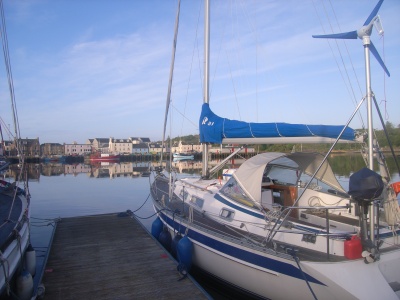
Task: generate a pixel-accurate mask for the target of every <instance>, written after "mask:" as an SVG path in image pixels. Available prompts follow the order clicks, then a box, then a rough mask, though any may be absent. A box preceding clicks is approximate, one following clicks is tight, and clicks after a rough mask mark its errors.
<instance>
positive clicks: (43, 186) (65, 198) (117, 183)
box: [29, 156, 400, 279]
mask: <svg viewBox="0 0 400 300" xmlns="http://www.w3.org/2000/svg"><path fill="white" fill-rule="evenodd" d="M330 162H331V164H332V167H333V170H334V172H335V174H337V177H338V179H339V181H340V183H341V184H342V185H343V186H344V187H345V189H346V188H347V186H348V177H349V175H350V174H351V173H352V172H354V171H355V170H358V169H360V168H362V167H363V166H364V163H363V160H362V159H361V158H359V156H357V157H356V156H340V157H338V156H337V157H333V158H332V159H331V160H330ZM240 163H241V162H240V161H234V162H233V164H234V165H236V166H237V165H238V164H240ZM388 163H389V167H390V170H391V173H392V176H393V179H394V180H395V181H399V180H400V177H399V174H398V173H397V171H396V168H395V164H394V161H393V160H388ZM150 164H151V163H149V162H140V163H125V164H110V165H102V166H90V165H83V164H80V165H61V164H46V165H44V164H40V165H30V166H29V167H30V172H29V174H30V175H29V178H30V181H29V188H30V192H31V195H32V199H31V224H32V228H31V241H32V244H33V246H34V248H35V249H36V252H37V254H38V255H39V257H38V272H40V271H42V269H41V267H42V266H43V259H44V256H45V253H46V251H47V247H48V246H49V242H50V238H51V233H52V230H53V224H54V219H57V218H66V217H73V216H85V215H95V214H103V213H114V212H117V213H118V212H124V211H126V210H128V209H130V210H131V211H134V212H135V215H136V216H137V217H138V218H139V219H140V221H141V222H142V223H143V224H144V225H145V227H146V228H147V229H148V230H149V231H150V229H151V224H152V222H153V220H154V218H155V216H154V211H153V208H152V205H151V198H150V196H149V177H142V176H141V175H142V173H143V172H145V171H147V170H148V168H149V165H150ZM174 166H175V167H176V168H177V169H178V170H179V171H180V172H181V173H182V174H199V173H200V172H201V163H200V162H183V163H177V164H175V165H174ZM35 278H36V279H38V278H39V276H35Z"/></svg>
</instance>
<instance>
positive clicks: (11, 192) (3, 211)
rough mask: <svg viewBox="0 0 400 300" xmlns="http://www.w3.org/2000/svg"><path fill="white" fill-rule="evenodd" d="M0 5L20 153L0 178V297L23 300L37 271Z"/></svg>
mask: <svg viewBox="0 0 400 300" xmlns="http://www.w3.org/2000/svg"><path fill="white" fill-rule="evenodd" d="M0 9H1V12H2V13H1V18H2V23H1V37H2V42H3V52H4V58H5V62H6V69H7V76H8V86H9V89H10V96H11V106H12V116H13V121H14V129H15V135H14V143H15V147H16V150H17V153H18V157H19V164H18V167H16V168H12V171H13V172H14V173H10V174H11V175H12V176H9V178H12V177H14V178H13V180H12V181H7V180H0V220H1V223H0V258H1V268H0V296H1V297H2V299H3V297H5V296H9V297H13V298H14V299H15V298H16V297H17V298H18V299H21V300H22V299H31V297H32V295H33V279H32V277H33V276H34V275H35V273H36V254H35V251H34V249H33V247H32V246H31V244H30V223H29V221H30V219H29V218H30V214H29V207H30V193H29V188H28V179H27V172H26V171H27V169H26V165H25V162H24V155H23V151H22V145H21V136H20V132H19V125H18V117H17V113H16V111H17V110H16V102H15V97H14V90H13V84H12V75H11V65H10V58H9V53H8V45H7V34H6V29H5V20H4V12H3V3H2V1H0ZM10 170H11V168H10Z"/></svg>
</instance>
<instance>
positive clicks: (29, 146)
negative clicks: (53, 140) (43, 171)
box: [15, 138, 40, 157]
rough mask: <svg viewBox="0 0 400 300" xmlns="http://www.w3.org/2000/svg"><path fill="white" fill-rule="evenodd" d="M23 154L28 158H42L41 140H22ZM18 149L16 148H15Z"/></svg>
mask: <svg viewBox="0 0 400 300" xmlns="http://www.w3.org/2000/svg"><path fill="white" fill-rule="evenodd" d="M19 143H20V146H21V149H20V151H21V153H22V154H23V155H24V156H26V157H34V156H40V143H39V138H36V139H28V138H26V139H20V140H19ZM15 149H16V148H15Z"/></svg>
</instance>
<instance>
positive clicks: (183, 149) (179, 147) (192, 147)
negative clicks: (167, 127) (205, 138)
mask: <svg viewBox="0 0 400 300" xmlns="http://www.w3.org/2000/svg"><path fill="white" fill-rule="evenodd" d="M202 151H203V150H202V145H201V144H194V143H190V144H189V143H183V142H182V141H179V143H175V144H174V145H173V146H172V153H193V152H194V153H196V152H202Z"/></svg>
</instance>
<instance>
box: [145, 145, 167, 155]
mask: <svg viewBox="0 0 400 300" xmlns="http://www.w3.org/2000/svg"><path fill="white" fill-rule="evenodd" d="M161 150H162V145H161V144H159V143H149V152H150V153H152V154H157V153H161ZM163 152H164V153H166V152H169V148H167V145H164V149H163Z"/></svg>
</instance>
